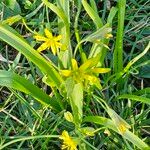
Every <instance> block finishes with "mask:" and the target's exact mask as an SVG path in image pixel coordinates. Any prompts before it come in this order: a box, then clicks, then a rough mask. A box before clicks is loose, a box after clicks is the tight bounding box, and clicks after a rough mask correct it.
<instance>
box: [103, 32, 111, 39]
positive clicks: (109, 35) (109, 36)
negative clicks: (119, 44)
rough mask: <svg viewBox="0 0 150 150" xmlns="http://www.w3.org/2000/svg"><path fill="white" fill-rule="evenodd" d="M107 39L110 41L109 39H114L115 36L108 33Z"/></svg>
mask: <svg viewBox="0 0 150 150" xmlns="http://www.w3.org/2000/svg"><path fill="white" fill-rule="evenodd" d="M105 37H106V39H109V38H112V37H113V35H112V34H110V33H108V34H106V36H105Z"/></svg>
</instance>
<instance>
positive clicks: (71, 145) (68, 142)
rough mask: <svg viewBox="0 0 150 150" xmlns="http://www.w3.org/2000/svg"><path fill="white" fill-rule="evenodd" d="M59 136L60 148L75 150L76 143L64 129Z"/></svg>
mask: <svg viewBox="0 0 150 150" xmlns="http://www.w3.org/2000/svg"><path fill="white" fill-rule="evenodd" d="M59 138H60V139H61V140H63V145H62V147H61V148H62V150H63V149H66V150H77V143H76V142H75V141H73V140H72V138H71V137H70V136H69V134H68V132H67V131H65V130H64V131H63V132H62V135H61V136H60V137H59Z"/></svg>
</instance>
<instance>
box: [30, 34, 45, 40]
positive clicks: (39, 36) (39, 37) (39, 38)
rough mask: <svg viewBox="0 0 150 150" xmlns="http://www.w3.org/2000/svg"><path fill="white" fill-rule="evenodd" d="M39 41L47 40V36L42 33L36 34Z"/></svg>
mask: <svg viewBox="0 0 150 150" xmlns="http://www.w3.org/2000/svg"><path fill="white" fill-rule="evenodd" d="M33 37H34V38H35V39H36V40H37V41H46V40H47V38H46V37H44V36H41V35H35V36H33Z"/></svg>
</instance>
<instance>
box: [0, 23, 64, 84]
mask: <svg viewBox="0 0 150 150" xmlns="http://www.w3.org/2000/svg"><path fill="white" fill-rule="evenodd" d="M0 39H1V40H3V41H5V42H7V43H8V44H9V45H11V46H12V47H14V48H15V49H17V50H18V51H19V52H21V53H22V54H23V55H25V56H26V57H27V59H29V60H30V61H32V62H33V63H34V64H35V65H37V66H38V67H39V68H40V70H41V71H42V72H43V73H44V74H45V75H47V77H48V78H50V80H52V81H53V82H54V83H55V85H56V86H57V87H59V86H60V84H61V83H62V81H63V80H62V78H61V76H60V75H59V73H58V72H57V71H56V70H55V69H54V67H53V66H52V65H51V64H50V62H48V61H47V60H46V59H44V58H43V57H42V56H41V55H40V54H39V53H38V52H37V51H36V50H34V49H33V48H32V47H31V46H30V45H29V44H28V43H27V42H26V41H25V39H23V38H22V36H21V35H20V34H19V33H17V32H16V31H15V30H14V29H13V28H11V27H9V26H7V25H5V24H1V23H0Z"/></svg>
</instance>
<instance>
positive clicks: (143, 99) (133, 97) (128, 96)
mask: <svg viewBox="0 0 150 150" xmlns="http://www.w3.org/2000/svg"><path fill="white" fill-rule="evenodd" d="M117 99H130V100H133V101H138V102H142V103H146V104H149V105H150V98H146V97H142V96H136V95H131V94H123V95H119V96H118V97H117Z"/></svg>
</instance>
